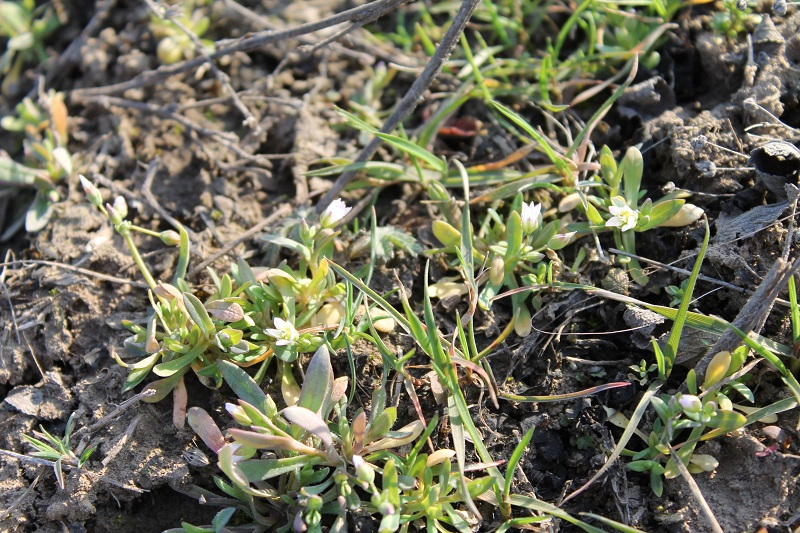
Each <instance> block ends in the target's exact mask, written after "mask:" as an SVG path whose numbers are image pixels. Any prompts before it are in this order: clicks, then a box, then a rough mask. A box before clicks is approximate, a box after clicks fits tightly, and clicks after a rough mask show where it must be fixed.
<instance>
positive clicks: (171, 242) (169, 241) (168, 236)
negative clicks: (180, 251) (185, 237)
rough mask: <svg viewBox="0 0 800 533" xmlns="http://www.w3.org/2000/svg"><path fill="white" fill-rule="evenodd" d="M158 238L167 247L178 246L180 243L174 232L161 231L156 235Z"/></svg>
mask: <svg viewBox="0 0 800 533" xmlns="http://www.w3.org/2000/svg"><path fill="white" fill-rule="evenodd" d="M158 237H159V238H160V239H161V240H162V241H163V242H164V244H166V245H167V246H178V245H179V244H180V243H181V236H180V234H179V233H178V232H177V231H175V230H171V229H168V230H167V231H162V232H161V233H159V234H158Z"/></svg>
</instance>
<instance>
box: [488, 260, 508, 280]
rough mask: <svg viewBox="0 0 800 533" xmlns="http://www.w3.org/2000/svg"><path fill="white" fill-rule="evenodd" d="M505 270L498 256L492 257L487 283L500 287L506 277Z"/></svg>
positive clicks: (504, 265) (503, 263)
mask: <svg viewBox="0 0 800 533" xmlns="http://www.w3.org/2000/svg"><path fill="white" fill-rule="evenodd" d="M505 269H506V264H505V262H504V261H503V258H502V257H501V256H499V255H496V256H494V258H493V259H492V266H491V269H490V270H489V281H491V282H492V285H500V284H501V283H503V278H505V275H506V272H505Z"/></svg>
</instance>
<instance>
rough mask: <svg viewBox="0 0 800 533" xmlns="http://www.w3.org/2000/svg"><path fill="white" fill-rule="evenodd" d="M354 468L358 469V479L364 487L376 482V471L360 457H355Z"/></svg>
mask: <svg viewBox="0 0 800 533" xmlns="http://www.w3.org/2000/svg"><path fill="white" fill-rule="evenodd" d="M353 466H354V467H355V469H356V477H358V480H359V481H360V482H361V483H362V485H364V486H369V485H372V484H373V483H374V482H375V471H374V470H373V469H372V467H371V466H370V465H369V464H368V463H367V462H366V461H365V460H364V458H363V457H361V456H360V455H355V454H354V455H353Z"/></svg>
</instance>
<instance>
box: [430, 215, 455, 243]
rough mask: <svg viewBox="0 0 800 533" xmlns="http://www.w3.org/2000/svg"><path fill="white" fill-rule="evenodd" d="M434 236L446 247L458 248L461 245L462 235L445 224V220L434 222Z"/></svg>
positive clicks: (432, 227) (432, 228)
mask: <svg viewBox="0 0 800 533" xmlns="http://www.w3.org/2000/svg"><path fill="white" fill-rule="evenodd" d="M431 230H433V234H434V236H435V237H436V238H437V239H439V242H441V243H442V244H444V245H445V246H448V247H449V246H458V245H459V244H461V233H460V232H459V231H458V230H457V229H456V228H454V227H453V226H451V225H450V224H448V223H447V222H445V221H444V220H434V221H433V223H432V224H431Z"/></svg>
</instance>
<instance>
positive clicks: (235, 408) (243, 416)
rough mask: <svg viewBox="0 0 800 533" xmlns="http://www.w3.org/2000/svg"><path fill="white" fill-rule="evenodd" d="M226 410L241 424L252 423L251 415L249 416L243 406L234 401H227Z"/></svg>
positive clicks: (247, 424)
mask: <svg viewBox="0 0 800 533" xmlns="http://www.w3.org/2000/svg"><path fill="white" fill-rule="evenodd" d="M225 410H226V411H228V414H229V415H231V417H233V419H234V420H236V422H238V423H239V424H241V425H243V426H249V425H250V424H252V421H251V420H250V417H249V416H247V413H245V412H244V409H242V408H241V406H239V405H235V404H232V403H226V404H225Z"/></svg>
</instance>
